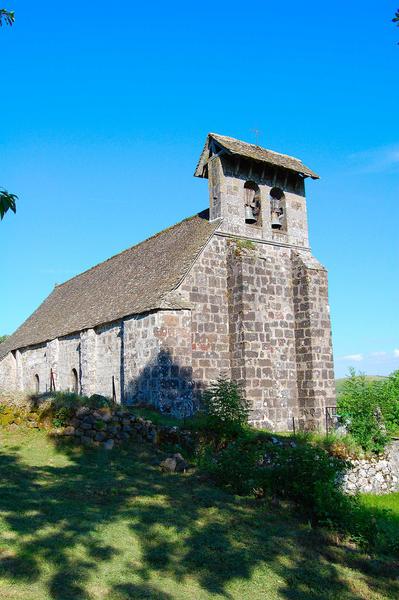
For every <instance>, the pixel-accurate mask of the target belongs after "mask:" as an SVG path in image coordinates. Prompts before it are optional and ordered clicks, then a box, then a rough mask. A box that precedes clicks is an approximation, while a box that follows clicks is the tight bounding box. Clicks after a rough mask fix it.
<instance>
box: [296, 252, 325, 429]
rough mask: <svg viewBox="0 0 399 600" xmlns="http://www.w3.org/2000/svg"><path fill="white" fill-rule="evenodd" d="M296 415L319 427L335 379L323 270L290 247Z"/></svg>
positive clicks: (303, 424)
mask: <svg viewBox="0 0 399 600" xmlns="http://www.w3.org/2000/svg"><path fill="white" fill-rule="evenodd" d="M292 264H293V296H294V311H295V342H296V356H297V381H298V418H299V423H300V426H301V427H302V428H303V427H306V428H307V429H316V428H322V427H323V425H324V423H323V419H324V418H325V412H324V409H325V407H326V406H334V405H335V380H334V365H333V357H332V342H331V325H330V314H329V304H328V283H327V272H326V270H325V269H324V268H323V267H322V266H321V265H320V263H319V262H318V261H317V260H316V259H315V258H314V257H312V256H311V255H310V254H309V253H305V252H295V251H292Z"/></svg>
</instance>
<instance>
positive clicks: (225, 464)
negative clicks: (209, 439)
mask: <svg viewBox="0 0 399 600" xmlns="http://www.w3.org/2000/svg"><path fill="white" fill-rule="evenodd" d="M262 455H263V452H262V448H261V447H259V446H258V445H257V444H254V443H253V441H250V440H248V439H246V438H242V437H240V438H238V439H237V440H235V441H233V442H231V443H230V444H228V445H227V446H226V447H225V448H224V449H223V450H221V451H220V452H219V453H218V454H217V456H214V455H213V452H212V450H211V448H210V447H209V446H208V447H207V448H205V450H204V452H203V454H202V456H201V457H200V460H199V466H200V468H202V469H204V470H206V471H207V472H208V473H209V474H210V475H211V477H212V478H213V479H214V481H215V482H216V483H217V484H219V485H221V486H223V487H225V488H228V489H229V490H230V491H232V492H233V493H236V494H240V495H247V494H251V493H252V492H253V491H254V490H255V489H256V487H257V485H258V479H259V475H258V466H259V461H260V460H261V458H262Z"/></svg>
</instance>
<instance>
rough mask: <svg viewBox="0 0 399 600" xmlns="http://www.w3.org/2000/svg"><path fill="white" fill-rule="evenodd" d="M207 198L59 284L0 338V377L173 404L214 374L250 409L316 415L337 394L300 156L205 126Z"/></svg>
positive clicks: (261, 417)
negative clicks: (231, 383) (230, 382)
mask: <svg viewBox="0 0 399 600" xmlns="http://www.w3.org/2000/svg"><path fill="white" fill-rule="evenodd" d="M195 176H196V177H205V178H207V179H208V183H209V209H208V210H205V211H204V212H202V213H200V214H198V215H195V216H193V217H191V218H188V219H185V220H184V221H182V222H181V223H178V224H177V225H174V226H173V227H170V228H169V229H166V230H164V231H162V232H161V233H158V234H157V235H155V236H153V237H151V238H149V239H147V240H146V241H144V242H141V243H140V244H137V245H136V246H133V247H132V248H129V249H128V250H125V251H124V252H121V253H120V254H117V255H116V256H113V257H112V258H110V259H108V260H106V261H105V262H103V263H100V264H99V265H96V266H95V267H93V268H91V269H89V270H88V271H85V272H84V273H82V274H80V275H77V276H76V277H73V278H72V279H70V280H69V281H66V282H65V283H63V284H62V285H57V286H56V287H55V288H54V290H53V292H52V293H51V294H50V295H49V296H48V298H47V299H46V300H45V301H44V302H43V303H42V304H41V305H40V306H39V308H38V309H37V310H36V311H35V312H34V313H33V314H32V315H31V316H30V317H29V318H28V319H27V320H26V321H25V322H24V323H23V325H21V327H20V328H19V329H17V331H16V332H15V333H14V334H13V335H12V336H11V337H10V338H8V339H7V340H6V341H5V342H4V343H3V344H1V345H0V359H1V362H0V388H3V389H17V390H32V391H34V392H45V391H49V390H52V389H56V390H74V391H76V392H79V393H82V394H85V395H91V394H93V393H99V394H104V395H106V396H111V397H114V398H115V399H116V401H118V402H123V403H128V404H130V403H138V402H139V403H147V404H153V405H155V406H157V407H159V408H160V409H161V410H163V411H166V412H170V413H172V414H175V415H180V416H181V415H188V414H190V413H191V412H192V411H193V410H195V409H196V407H197V406H198V402H199V400H200V397H201V391H202V390H203V389H206V388H207V386H208V385H209V384H210V383H211V382H213V381H215V380H216V379H217V378H218V377H219V376H220V375H224V376H226V377H229V378H232V379H234V380H235V381H237V382H238V383H240V384H241V385H242V387H243V389H244V391H245V395H246V398H247V400H248V401H249V402H250V407H251V412H250V418H251V422H252V423H253V424H255V425H256V426H258V427H265V428H270V429H273V430H287V429H292V426H293V419H295V425H296V426H297V427H308V428H314V427H323V424H324V418H325V407H326V406H331V405H334V403H335V385H334V370H333V359H332V348H331V328H330V316H329V305H328V284H327V273H326V270H325V269H324V267H323V266H322V265H321V264H320V263H319V262H318V261H317V260H316V258H314V256H313V255H312V253H311V250H310V247H309V241H308V226H307V218H306V199H305V186H304V184H305V179H306V178H307V177H311V178H312V179H317V178H318V176H317V175H316V173H314V172H313V171H311V170H310V169H309V168H308V167H306V166H305V165H304V164H303V163H302V162H301V161H300V160H298V159H296V158H293V157H290V156H287V155H285V154H279V153H276V152H272V151H271V150H266V149H265V148H262V147H260V146H256V145H253V144H247V143H244V142H241V141H238V140H236V139H233V138H229V137H225V136H221V135H217V134H209V135H208V137H207V139H206V142H205V146H204V149H203V151H202V154H201V156H200V159H199V162H198V165H197V168H196V170H195Z"/></svg>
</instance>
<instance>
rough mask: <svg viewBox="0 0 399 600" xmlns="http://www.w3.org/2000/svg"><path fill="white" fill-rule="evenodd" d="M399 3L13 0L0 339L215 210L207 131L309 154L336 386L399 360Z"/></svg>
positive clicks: (3, 135)
mask: <svg viewBox="0 0 399 600" xmlns="http://www.w3.org/2000/svg"><path fill="white" fill-rule="evenodd" d="M397 4H398V3H397V1H396V2H390V1H380V2H371V1H365V2H347V1H346V2H343V1H336V2H334V3H327V2H325V3H321V2H319V1H318V2H316V1H308V2H305V3H298V2H293V1H286V2H277V1H267V0H266V1H265V0H262V1H252V0H248V1H247V2H246V3H243V2H237V1H235V0H233V1H232V0H230V1H229V2H226V1H224V0H219V1H218V2H217V3H215V2H208V1H207V0H205V1H203V2H200V3H199V2H198V3H197V2H196V3H192V2H187V1H186V2H181V1H180V0H178V1H174V2H159V1H158V2H157V1H153V2H147V3H141V2H140V3H139V2H133V1H127V0H125V1H119V2H118V1H114V2H113V3H112V4H110V3H109V2H103V1H102V0H97V1H96V2H87V3H61V2H50V1H46V2H44V1H42V2H41V1H40V0H37V1H35V2H32V1H29V2H28V1H27V0H25V1H23V0H21V1H20V0H9V3H8V4H7V3H6V2H5V0H4V6H5V7H6V8H11V9H14V10H15V13H16V23H15V25H14V27H13V28H12V29H8V28H3V29H1V30H0V53H1V54H0V55H1V58H2V60H1V63H2V84H3V85H2V88H3V89H2V94H1V99H0V106H1V114H2V126H1V129H0V184H1V185H2V186H4V187H6V188H7V189H9V190H10V191H13V192H15V193H17V194H18V195H19V197H20V200H19V202H18V212H17V215H16V216H14V215H8V216H7V217H6V219H5V220H4V221H3V222H2V223H1V224H0V251H1V256H2V260H1V270H2V277H1V279H2V293H1V295H0V307H1V309H0V321H1V322H0V333H11V332H12V331H13V330H14V329H15V328H16V327H17V326H18V325H20V324H21V322H22V321H23V320H24V319H25V318H26V317H27V316H28V315H29V314H30V313H31V312H32V311H33V310H34V309H35V308H36V307H37V306H38V304H39V303H40V302H41V301H42V300H43V299H44V298H45V297H46V296H47V295H48V294H49V292H50V291H51V290H52V288H53V286H54V284H55V283H61V282H62V281H65V280H66V279H68V278H70V277H72V276H73V275H75V274H77V273H79V272H80V271H82V270H84V269H86V268H88V267H90V266H92V265H94V264H95V263H97V262H99V261H101V260H104V259H106V258H108V257H109V256H111V255H112V254H115V253H116V252H118V251H120V250H122V249H124V248H127V247H129V246H131V245H133V244H135V243H136V242H138V241H140V240H142V239H144V238H146V237H148V236H149V235H151V234H153V233H155V232H157V231H158V230H160V229H163V228H165V227H167V226H168V225H170V224H173V223H175V222H177V221H179V220H180V219H182V218H184V217H186V216H189V215H191V214H194V213H195V212H197V211H199V210H201V209H202V208H204V207H205V206H206V205H207V190H206V182H205V181H203V180H198V179H195V178H193V176H192V174H193V170H194V167H195V164H196V161H197V158H198V155H199V153H200V151H201V147H202V144H203V142H204V138H205V136H206V134H207V132H208V131H216V132H219V133H222V134H225V135H231V136H234V137H238V138H241V139H244V140H247V141H250V142H251V141H252V142H255V135H254V132H253V130H254V129H259V130H260V138H259V143H261V144H262V145H265V146H267V147H269V148H272V149H274V150H277V151H280V152H284V153H288V154H293V155H296V156H299V157H301V158H302V159H303V161H304V162H305V163H306V164H308V165H309V166H310V167H311V168H313V169H314V170H316V171H317V172H318V173H320V175H321V180H320V181H317V182H313V181H310V182H308V185H307V195H308V210H309V227H310V238H311V244H312V249H313V252H314V254H315V255H316V256H317V258H319V260H321V261H322V262H323V263H324V264H325V265H326V266H327V268H328V270H329V277H330V303H331V316H332V325H333V342H334V354H335V366H336V374H337V376H342V375H343V374H345V373H346V371H347V368H348V366H349V365H353V366H354V367H355V368H356V369H358V370H361V371H364V372H366V373H369V374H386V373H389V372H390V371H392V370H393V369H394V368H399V316H398V315H399V310H398V306H399V277H398V262H399V261H398V259H399V249H398V223H399V202H398V200H399V121H398V106H399V76H398V75H399V46H398V45H397V44H396V42H397V41H399V29H398V28H396V27H395V26H394V25H393V23H391V19H392V17H393V15H394V12H395V10H396V9H397Z"/></svg>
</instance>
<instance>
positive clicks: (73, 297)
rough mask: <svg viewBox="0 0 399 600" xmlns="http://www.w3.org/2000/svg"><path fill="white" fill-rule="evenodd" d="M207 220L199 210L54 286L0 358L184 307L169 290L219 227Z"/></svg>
mask: <svg viewBox="0 0 399 600" xmlns="http://www.w3.org/2000/svg"><path fill="white" fill-rule="evenodd" d="M208 218H209V216H208V211H204V212H202V213H199V214H198V215H195V216H193V217H191V218H189V219H185V220H184V221H181V222H180V223H178V224H177V225H174V226H173V227H170V228H169V229H165V230H164V231H162V232H160V233H158V234H157V235H154V236H153V237H151V238H149V239H147V240H145V241H144V242H141V243H140V244H137V245H136V246H133V247H131V248H129V249H128V250H125V251H124V252H121V253H120V254H117V255H115V256H113V257H112V258H109V259H108V260H106V261H105V262H102V263H100V264H98V265H96V266H95V267H92V268H91V269H89V270H88V271H85V272H84V273H81V274H80V275H77V276H76V277H73V278H72V279H69V281H66V282H65V283H63V284H61V285H58V286H56V287H55V288H54V290H53V292H52V293H51V294H50V295H49V296H48V297H47V298H46V300H45V301H44V302H43V303H42V304H41V305H40V306H39V308H38V309H37V310H36V311H35V312H34V313H33V314H32V315H31V316H30V317H29V318H28V319H27V320H26V321H25V322H24V323H23V324H22V325H21V327H19V329H17V330H16V332H15V333H14V334H13V335H11V336H10V337H9V338H8V339H7V340H6V341H5V342H4V343H3V344H0V358H2V357H4V356H5V355H6V354H7V353H8V352H10V351H11V350H16V349H17V348H23V347H26V346H32V345H35V344H40V343H43V342H46V341H48V340H52V339H55V338H57V337H61V336H65V335H67V334H70V333H74V332H77V331H81V330H83V329H88V328H91V327H95V326H96V325H100V324H102V323H109V322H112V321H116V320H118V319H121V318H123V317H126V316H128V315H133V314H140V313H144V312H148V311H151V310H155V309H160V308H169V309H173V308H175V309H179V308H185V307H187V305H186V304H185V303H184V301H183V300H182V299H181V298H180V297H179V296H178V294H176V293H174V292H173V290H175V289H176V287H177V286H178V285H179V283H180V282H181V280H182V278H183V277H184V276H185V275H186V273H187V271H188V270H189V269H190V267H191V265H192V264H193V262H194V261H195V259H196V258H197V256H198V255H199V253H200V252H201V250H202V249H203V247H204V246H205V244H206V243H207V241H208V240H209V238H210V237H211V235H212V234H213V232H214V231H215V230H216V229H217V227H218V226H219V223H220V221H219V220H216V221H213V222H212V223H210V222H209V220H208Z"/></svg>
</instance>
